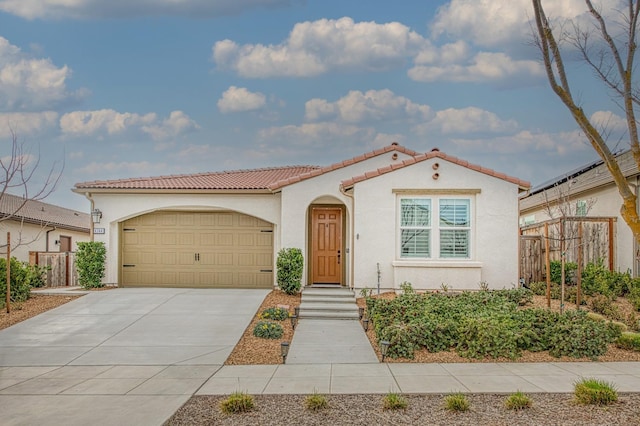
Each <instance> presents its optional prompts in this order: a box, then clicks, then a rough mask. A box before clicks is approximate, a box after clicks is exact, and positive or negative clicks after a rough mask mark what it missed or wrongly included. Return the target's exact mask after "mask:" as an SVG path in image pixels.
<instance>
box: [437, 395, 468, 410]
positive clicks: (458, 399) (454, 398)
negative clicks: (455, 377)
mask: <svg viewBox="0 0 640 426" xmlns="http://www.w3.org/2000/svg"><path fill="white" fill-rule="evenodd" d="M444 407H445V408H446V409H447V410H449V411H467V410H469V408H470V407H471V403H470V402H469V398H467V395H465V394H463V393H461V392H457V393H452V394H451V395H447V396H445V397H444Z"/></svg>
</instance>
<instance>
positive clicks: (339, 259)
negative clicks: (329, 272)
mask: <svg viewBox="0 0 640 426" xmlns="http://www.w3.org/2000/svg"><path fill="white" fill-rule="evenodd" d="M339 264H340V250H338V265H339Z"/></svg>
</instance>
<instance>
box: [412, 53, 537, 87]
mask: <svg viewBox="0 0 640 426" xmlns="http://www.w3.org/2000/svg"><path fill="white" fill-rule="evenodd" d="M428 59H429V60H431V59H432V58H428ZM457 59H459V58H457ZM418 60H419V61H420V62H422V63H426V60H427V58H426V57H425V56H422V57H418ZM431 63H432V64H433V65H423V64H420V63H418V64H417V65H416V66H414V67H413V68H411V69H410V70H409V71H408V75H409V77H410V78H411V79H413V80H416V81H424V82H434V81H452V82H466V83H478V82H487V81H493V82H496V83H498V84H505V80H508V79H511V78H516V77H517V78H518V79H520V80H527V79H531V78H535V79H537V78H542V77H543V76H544V69H543V68H542V64H540V62H539V61H533V60H514V59H512V58H511V57H509V56H507V55H506V54H504V53H491V52H479V53H478V54H476V55H475V56H474V57H473V58H472V59H471V60H470V61H468V62H467V63H464V64H460V63H446V62H445V63H441V62H437V61H433V62H431Z"/></svg>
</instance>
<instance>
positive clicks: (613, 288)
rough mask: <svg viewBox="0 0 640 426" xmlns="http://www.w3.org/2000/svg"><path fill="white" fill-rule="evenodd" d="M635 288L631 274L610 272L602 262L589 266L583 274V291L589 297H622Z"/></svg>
mask: <svg viewBox="0 0 640 426" xmlns="http://www.w3.org/2000/svg"><path fill="white" fill-rule="evenodd" d="M634 287H635V282H634V280H633V279H632V278H631V274H630V273H629V272H616V271H609V269H607V268H606V267H605V266H604V264H603V263H602V261H600V262H598V263H589V264H587V266H586V267H585V268H584V271H583V272H582V289H583V291H584V293H585V294H587V295H589V296H595V295H598V294H602V295H605V296H609V297H612V298H613V297H620V296H625V295H627V294H629V293H630V292H631V291H632V289H633V288H634Z"/></svg>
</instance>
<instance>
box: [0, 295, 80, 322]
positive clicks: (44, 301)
mask: <svg viewBox="0 0 640 426" xmlns="http://www.w3.org/2000/svg"><path fill="white" fill-rule="evenodd" d="M78 297H81V296H80V295H55V296H49V295H42V294H32V295H31V297H30V298H29V299H27V300H26V301H24V302H20V303H15V304H13V305H12V307H11V313H9V314H8V313H7V310H6V308H2V311H1V312H0V330H3V329H5V328H7V327H10V326H12V325H14V324H17V323H19V322H21V321H24V320H27V319H29V318H31V317H35V316H36V315H39V314H41V313H43V312H46V311H48V310H50V309H53V308H57V307H58V306H60V305H64V304H65V303H67V302H70V301H72V300H74V299H77V298H78Z"/></svg>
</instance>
